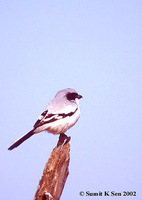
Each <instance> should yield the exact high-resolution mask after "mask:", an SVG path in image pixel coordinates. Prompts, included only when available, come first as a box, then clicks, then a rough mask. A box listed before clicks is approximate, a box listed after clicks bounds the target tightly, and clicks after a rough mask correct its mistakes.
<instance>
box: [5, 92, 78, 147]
mask: <svg viewBox="0 0 142 200" xmlns="http://www.w3.org/2000/svg"><path fill="white" fill-rule="evenodd" d="M81 98H82V96H81V95H79V94H78V93H77V92H76V91H75V90H74V89H71V88H67V89H64V90H60V91H59V92H58V93H57V94H56V96H55V97H54V99H53V100H52V101H51V102H50V103H49V104H48V105H47V107H46V110H45V111H44V112H43V113H42V114H41V115H40V117H39V118H38V120H37V122H36V123H35V125H34V127H33V129H32V130H31V131H30V132H28V133H27V134H26V135H24V136H22V137H21V138H19V139H17V140H16V141H15V142H13V144H12V145H11V146H10V147H9V148H8V150H12V149H14V148H16V147H18V146H19V145H20V144H21V143H23V142H24V141H25V140H27V139H28V138H29V137H31V136H32V135H34V134H36V133H40V132H42V131H48V132H49V133H53V134H63V133H65V132H66V131H67V130H68V129H69V128H71V127H72V126H73V125H74V124H75V123H76V122H77V121H78V119H79V116H80V108H79V99H81Z"/></svg>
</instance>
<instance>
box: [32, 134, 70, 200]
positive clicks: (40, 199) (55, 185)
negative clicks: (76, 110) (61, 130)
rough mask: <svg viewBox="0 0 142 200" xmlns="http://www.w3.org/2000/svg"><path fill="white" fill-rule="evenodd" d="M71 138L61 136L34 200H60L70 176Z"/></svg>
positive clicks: (47, 164)
mask: <svg viewBox="0 0 142 200" xmlns="http://www.w3.org/2000/svg"><path fill="white" fill-rule="evenodd" d="M69 161H70V137H67V136H66V135H65V134H61V135H60V137H59V141H58V144H57V147H55V148H54V149H53V151H52V152H51V154H50V157H49V159H48V161H47V163H46V165H45V168H44V171H43V175H42V177H41V180H40V181H39V185H38V188H37V191H36V194H35V197H34V200H59V199H60V196H61V194H62V190H63V188H64V185H65V182H66V179H67V176H68V174H69V169H68V166H69Z"/></svg>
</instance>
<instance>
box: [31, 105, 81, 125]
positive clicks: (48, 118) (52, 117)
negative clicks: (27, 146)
mask: <svg viewBox="0 0 142 200" xmlns="http://www.w3.org/2000/svg"><path fill="white" fill-rule="evenodd" d="M77 110H78V108H76V109H75V110H74V111H72V112H69V113H55V114H51V113H49V114H48V110H45V111H44V112H43V113H42V114H41V115H40V117H39V119H38V120H37V121H36V123H35V125H34V128H37V127H40V126H42V125H44V124H47V123H51V122H54V121H56V120H60V119H63V118H66V117H71V116H72V115H73V114H74V113H75V112H76V111H77Z"/></svg>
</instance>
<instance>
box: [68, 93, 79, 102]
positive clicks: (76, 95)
mask: <svg viewBox="0 0 142 200" xmlns="http://www.w3.org/2000/svg"><path fill="white" fill-rule="evenodd" d="M66 97H67V99H68V100H69V101H71V100H75V99H76V98H78V94H77V93H75V92H73V93H70V92H69V93H67V95H66Z"/></svg>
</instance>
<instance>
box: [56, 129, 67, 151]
mask: <svg viewBox="0 0 142 200" xmlns="http://www.w3.org/2000/svg"><path fill="white" fill-rule="evenodd" d="M65 140H66V141H65ZM69 140H70V137H68V136H67V135H65V134H64V133H62V134H60V136H59V141H58V143H57V148H58V147H59V146H60V145H61V146H62V145H63V144H64V143H66V142H68V141H69Z"/></svg>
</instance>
